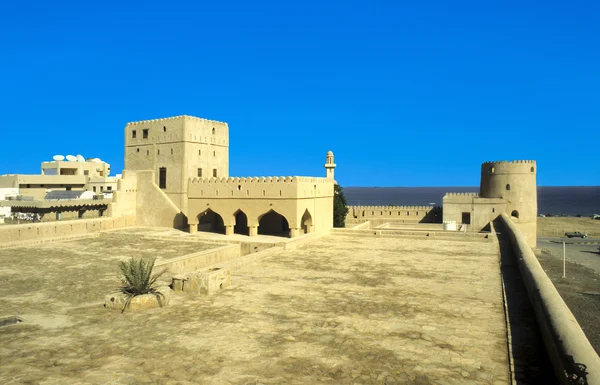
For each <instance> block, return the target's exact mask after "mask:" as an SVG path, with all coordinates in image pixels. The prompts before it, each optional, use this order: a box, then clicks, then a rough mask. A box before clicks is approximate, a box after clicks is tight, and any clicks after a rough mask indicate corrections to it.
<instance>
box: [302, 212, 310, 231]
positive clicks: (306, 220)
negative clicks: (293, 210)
mask: <svg viewBox="0 0 600 385" xmlns="http://www.w3.org/2000/svg"><path fill="white" fill-rule="evenodd" d="M301 223H302V231H303V232H304V234H308V233H312V232H313V221H312V216H311V215H310V213H309V212H308V209H306V210H305V211H304V215H302V222H301Z"/></svg>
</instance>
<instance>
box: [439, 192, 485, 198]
mask: <svg viewBox="0 0 600 385" xmlns="http://www.w3.org/2000/svg"><path fill="white" fill-rule="evenodd" d="M445 197H479V193H476V192H447V193H446V195H444V198H445Z"/></svg>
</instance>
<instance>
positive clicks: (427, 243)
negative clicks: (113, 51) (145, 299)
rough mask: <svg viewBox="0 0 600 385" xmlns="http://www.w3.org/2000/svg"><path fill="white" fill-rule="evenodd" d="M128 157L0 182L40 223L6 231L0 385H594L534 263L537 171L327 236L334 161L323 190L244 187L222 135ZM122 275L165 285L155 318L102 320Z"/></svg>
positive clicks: (374, 216)
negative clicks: (156, 271)
mask: <svg viewBox="0 0 600 385" xmlns="http://www.w3.org/2000/svg"><path fill="white" fill-rule="evenodd" d="M124 137H125V146H124V160H125V162H124V164H125V169H124V170H123V172H122V174H119V175H118V177H110V176H109V169H110V168H109V165H108V164H106V163H104V162H101V161H99V160H98V159H94V160H93V161H92V160H89V161H88V160H85V159H84V160H83V161H81V159H79V160H69V161H66V162H63V161H62V160H56V159H55V161H54V162H44V163H42V173H41V174H40V175H7V176H0V193H2V196H0V209H2V210H4V211H2V213H7V212H10V213H11V214H14V213H29V214H42V215H43V217H44V218H46V219H45V221H43V222H31V221H30V222H26V223H22V224H4V225H1V226H0V245H2V246H3V247H2V248H1V249H2V250H0V260H2V266H3V268H2V270H1V271H0V277H2V279H3V282H5V284H4V285H2V286H1V287H0V301H1V302H0V305H1V307H2V309H3V312H4V314H0V316H4V318H2V320H4V321H5V322H4V321H3V322H4V324H5V325H10V324H12V325H11V326H3V327H2V329H0V333H4V334H3V352H2V353H0V357H2V360H1V364H0V382H2V383H9V382H10V381H16V382H17V383H26V382H31V383H36V382H44V381H45V382H57V383H59V382H60V383H69V382H83V383H106V382H113V383H151V382H165V383H168V382H171V383H214V384H218V383H219V384H220V383H261V382H264V383H307V384H309V383H310V384H314V383H373V384H394V383H420V384H428V383H457V384H458V383H460V384H493V385H498V384H516V383H521V381H524V382H523V383H527V381H529V383H536V382H537V383H547V384H555V383H562V384H567V383H570V381H571V380H572V379H573V378H576V379H583V380H585V381H587V382H586V383H588V384H600V358H599V357H598V355H597V354H596V352H595V351H594V348H593V347H592V346H591V345H590V343H589V341H588V339H587V338H586V336H585V334H584V332H583V330H582V329H581V327H580V326H579V324H578V322H577V320H576V319H575V317H574V316H573V314H572V313H571V311H570V310H569V308H568V307H567V306H566V304H565V303H564V301H563V300H562V298H561V297H560V295H559V294H558V292H557V291H556V289H555V288H554V286H553V285H552V283H551V282H550V280H549V278H548V276H547V275H546V273H545V272H544V270H543V269H542V268H541V266H540V264H539V262H538V261H537V259H536V257H535V255H534V254H533V250H534V249H535V248H536V246H537V243H536V240H537V194H536V183H537V182H536V175H537V165H536V162H535V161H528V160H517V161H512V162H507V161H501V162H485V163H483V164H482V165H481V174H480V177H481V179H480V191H479V193H453V192H448V193H447V194H446V195H445V196H444V198H443V204H442V207H435V206H350V207H349V210H348V213H347V216H346V227H345V228H334V227H333V218H334V199H335V194H336V193H335V191H336V189H335V185H336V183H337V182H336V180H335V168H336V167H337V165H336V163H335V160H334V154H333V152H332V151H328V152H327V153H326V154H325V163H324V168H325V172H324V176H322V177H320V176H251V177H238V176H230V175H229V126H228V124H227V123H225V122H218V121H215V120H207V119H201V118H196V117H192V116H187V115H182V116H176V117H171V118H163V119H152V120H142V121H138V122H131V123H127V124H126V126H125V129H124ZM58 159H60V157H59V158H58ZM340 166H341V167H343V166H344V165H343V164H340ZM50 170H55V171H50ZM109 178H110V179H109ZM109 187H110V188H109ZM48 190H52V191H48ZM109 191H110V193H108V192H109ZM88 193H89V194H91V196H92V198H88V195H84V194H88ZM5 198H6V199H5ZM68 213H70V214H68ZM131 257H141V258H145V259H156V263H157V267H160V268H165V269H167V271H166V273H165V274H164V275H163V276H162V277H161V278H160V280H159V281H160V282H161V284H162V285H164V286H162V287H167V285H170V289H165V290H169V291H168V293H169V295H168V297H169V298H170V303H169V305H168V306H164V307H160V308H155V309H148V310H146V311H143V312H138V313H134V312H131V313H127V312H126V313H125V314H124V315H120V314H118V312H111V311H110V310H107V309H105V308H104V307H103V306H102V304H103V303H102V298H104V296H105V295H106V294H108V293H109V292H111V290H112V291H114V289H115V288H116V287H118V284H119V282H118V280H116V279H115V277H114V271H115V269H114V267H115V263H116V262H117V261H121V260H126V259H128V258H131ZM229 274H230V275H229ZM217 275H219V276H218V279H220V281H218V282H221V284H214V282H213V285H212V286H210V290H209V289H206V290H205V292H202V293H200V292H196V293H194V292H190V290H191V288H192V286H193V285H191V283H192V282H193V283H194V285H197V284H198V282H196V281H194V279H197V280H198V279H200V278H198V277H204V278H206V277H209V278H210V277H213V278H214V277H217ZM204 278H202V279H204ZM207 279H208V278H207ZM517 281H518V282H517ZM186 282H187V283H186ZM215 282H217V281H215ZM515 282H517V283H515ZM223 283H226V285H225V286H223ZM229 284H231V286H230V287H229ZM186 285H188V286H186ZM207 287H208V286H207ZM184 288H187V290H188V291H186V290H184ZM171 289H174V290H175V291H173V290H171ZM109 297H110V296H108V297H106V298H109ZM112 298H114V297H112ZM107 301H108V300H107ZM105 305H106V303H105ZM109 305H110V304H109ZM106 307H107V308H111V306H106ZM113 307H114V306H113ZM11 320H18V322H17V321H14V322H12V321H11ZM0 326H2V325H0ZM524 330H525V331H527V332H523V331H524ZM142 335H143V336H144V338H146V339H147V340H145V339H143V338H142V339H141V338H140V337H139V336H142ZM150 341H161V343H160V344H153V343H150ZM131 349H135V350H136V352H137V354H136V356H133V355H131V354H130V353H128V352H131ZM524 352H525V353H524ZM267 361H268V363H269V364H268V365H267ZM56 367H60V371H58V370H56ZM582 367H584V368H585V369H584V370H582V369H581V368H582ZM583 380H582V381H583Z"/></svg>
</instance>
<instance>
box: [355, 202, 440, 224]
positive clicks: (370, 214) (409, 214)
mask: <svg viewBox="0 0 600 385" xmlns="http://www.w3.org/2000/svg"><path fill="white" fill-rule="evenodd" d="M362 219H385V220H386V221H388V222H389V221H390V220H397V221H402V222H403V223H409V222H413V223H419V222H421V223H426V222H430V223H431V222H441V220H442V210H441V207H436V206H348V214H347V215H346V221H348V222H350V223H352V222H353V221H356V220H362Z"/></svg>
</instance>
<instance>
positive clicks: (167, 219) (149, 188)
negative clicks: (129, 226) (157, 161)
mask: <svg viewBox="0 0 600 385" xmlns="http://www.w3.org/2000/svg"><path fill="white" fill-rule="evenodd" d="M136 174H137V193H136V196H137V199H136V218H137V224H138V225H142V226H158V227H174V228H183V227H184V223H185V217H184V215H183V214H182V213H181V211H180V210H179V208H178V207H177V206H176V205H175V204H174V203H173V202H172V201H171V200H170V199H169V197H168V196H167V195H166V194H165V193H164V192H163V191H162V190H161V189H160V188H158V185H157V184H156V183H155V182H154V179H155V178H154V171H138V172H137V173H136Z"/></svg>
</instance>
